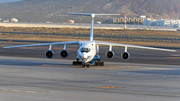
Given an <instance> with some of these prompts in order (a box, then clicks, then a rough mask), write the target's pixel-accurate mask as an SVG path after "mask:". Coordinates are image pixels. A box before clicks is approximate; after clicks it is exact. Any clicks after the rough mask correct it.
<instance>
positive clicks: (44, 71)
mask: <svg viewBox="0 0 180 101" xmlns="http://www.w3.org/2000/svg"><path fill="white" fill-rule="evenodd" d="M50 31H51V30H50ZM57 31H60V30H59V29H57ZM73 31H74V30H73ZM73 31H72V32H71V33H70V34H67V33H62V32H63V30H61V34H62V35H55V34H57V33H52V32H47V33H44V32H38V33H37V32H33V31H32V30H30V31H29V32H28V31H17V30H15V29H11V28H10V30H9V31H7V30H6V31H3V32H2V30H1V35H0V37H1V39H0V100H1V101H12V100H13V101H32V100H33V101H92V100H94V101H144V100H146V101H179V99H180V86H179V84H180V68H179V67H180V48H179V36H178V35H179V32H171V31H170V32H169V31H168V32H167V33H168V34H167V33H164V32H166V31H164V32H161V31H159V33H161V34H158V33H157V34H152V33H151V34H149V36H146V35H148V34H146V35H145V36H146V37H142V35H143V33H146V31H145V30H144V31H142V30H138V31H135V30H132V32H133V31H135V32H138V33H137V34H135V35H138V34H139V36H133V37H132V35H131V34H128V35H127V36H124V35H120V34H119V35H120V36H119V38H117V40H121V41H117V40H116V41H114V42H123V43H124V42H125V43H128V42H129V44H132V43H133V44H138V45H146V46H155V47H159V48H168V49H174V50H177V51H178V52H177V53H174V52H162V51H154V50H144V49H134V48H128V52H129V53H130V54H131V58H130V59H129V60H128V61H125V60H122V59H121V56H120V55H121V53H122V52H123V51H124V48H123V47H113V51H114V52H115V58H114V59H107V58H106V56H105V53H106V51H108V47H104V46H103V47H100V53H99V55H100V56H101V57H102V61H104V62H105V66H104V67H96V66H91V67H90V68H88V69H84V68H81V67H76V66H72V61H74V60H75V57H76V51H77V49H78V46H74V45H72V46H70V45H68V46H67V50H68V51H69V53H70V55H69V57H68V58H67V59H62V58H61V57H60V56H59V52H60V50H62V48H63V45H57V46H53V51H54V52H55V55H54V58H53V59H47V58H46V56H45V52H46V51H47V50H48V46H46V47H45V46H43V47H28V48H26V47H25V48H13V49H3V48H2V47H4V46H12V45H22V44H35V43H47V42H55V41H68V40H79V39H83V40H88V39H89V32H88V31H87V30H83V31H85V32H86V33H87V34H78V33H76V32H73ZM98 31H99V33H101V31H104V30H98ZM111 31H112V30H111ZM14 32H15V33H14ZM105 32H106V31H104V33H105ZM121 32H123V31H121ZM132 32H131V33H132ZM149 32H153V31H149ZM68 33H69V32H68ZM73 33H75V34H76V36H73ZM106 33H108V32H106ZM126 33H129V31H128V32H126ZM126 33H125V34H126ZM79 35H80V36H81V37H79ZM82 36H83V37H82ZM36 37H37V38H36ZM47 37H48V38H47ZM69 37H70V38H69ZM75 37H76V38H75ZM96 37H97V38H98V40H101V38H102V39H104V40H106V41H107V39H108V41H111V42H112V40H111V39H113V40H115V39H116V38H115V37H116V36H115V37H112V36H111V38H110V37H109V36H104V37H103V36H101V35H100V36H99V35H98V33H97V36H96ZM62 38H63V39H62ZM72 38H74V39H72ZM50 39H51V40H50ZM109 39H110V40H109ZM142 40H143V41H142ZM163 40H166V41H165V42H163ZM102 41H103V40H102ZM153 41H154V42H153Z"/></svg>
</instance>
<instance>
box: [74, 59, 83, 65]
mask: <svg viewBox="0 0 180 101" xmlns="http://www.w3.org/2000/svg"><path fill="white" fill-rule="evenodd" d="M72 65H73V66H80V65H82V62H81V61H79V59H77V60H76V61H73V63H72Z"/></svg>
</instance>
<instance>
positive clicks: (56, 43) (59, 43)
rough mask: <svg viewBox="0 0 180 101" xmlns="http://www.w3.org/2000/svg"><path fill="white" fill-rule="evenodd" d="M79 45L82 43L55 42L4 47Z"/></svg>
mask: <svg viewBox="0 0 180 101" xmlns="http://www.w3.org/2000/svg"><path fill="white" fill-rule="evenodd" d="M79 43H80V41H69V42H55V43H43V44H31V45H18V46H7V47H3V48H18V47H35V46H47V45H79Z"/></svg>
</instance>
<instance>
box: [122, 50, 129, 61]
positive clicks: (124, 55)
mask: <svg viewBox="0 0 180 101" xmlns="http://www.w3.org/2000/svg"><path fill="white" fill-rule="evenodd" d="M121 58H122V59H124V60H128V59H129V58H130V54H129V53H128V52H123V53H122V54H121Z"/></svg>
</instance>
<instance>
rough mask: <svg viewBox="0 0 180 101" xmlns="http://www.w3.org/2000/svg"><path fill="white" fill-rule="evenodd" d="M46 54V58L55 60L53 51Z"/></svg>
mask: <svg viewBox="0 0 180 101" xmlns="http://www.w3.org/2000/svg"><path fill="white" fill-rule="evenodd" d="M45 54H46V57H47V58H49V59H51V58H53V56H54V52H53V51H52V50H48V51H46V53H45Z"/></svg>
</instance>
